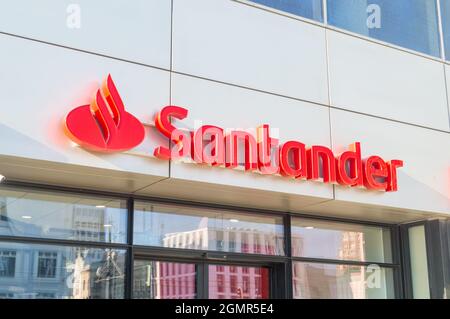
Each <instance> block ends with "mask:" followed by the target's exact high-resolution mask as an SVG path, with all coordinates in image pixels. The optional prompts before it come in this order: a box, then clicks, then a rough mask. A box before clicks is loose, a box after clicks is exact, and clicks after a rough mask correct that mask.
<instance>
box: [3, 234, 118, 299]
mask: <svg viewBox="0 0 450 319" xmlns="http://www.w3.org/2000/svg"><path fill="white" fill-rule="evenodd" d="M124 262H125V251H124V250H119V249H110V248H107V249H100V248H87V247H67V246H53V245H37V244H18V243H7V242H3V243H0V298H14V299H34V298H50V299H111V298H123V297H124V272H125V269H124Z"/></svg>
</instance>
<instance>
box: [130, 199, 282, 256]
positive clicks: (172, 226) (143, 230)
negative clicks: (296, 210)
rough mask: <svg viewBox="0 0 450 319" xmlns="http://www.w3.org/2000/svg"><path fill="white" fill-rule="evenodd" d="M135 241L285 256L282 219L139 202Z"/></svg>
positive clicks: (158, 244)
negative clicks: (261, 239) (262, 241)
mask: <svg viewBox="0 0 450 319" xmlns="http://www.w3.org/2000/svg"><path fill="white" fill-rule="evenodd" d="M230 233H232V235H231V236H230ZM260 235H264V236H262V237H261V238H264V240H265V243H264V244H261V242H260V240H258V238H259V237H260ZM133 238H134V244H139V245H150V246H159V247H168V248H190V249H202V250H220V251H226V252H229V251H235V252H241V253H249V254H254V253H258V254H264V255H283V254H284V239H283V218H282V217H281V216H269V215H262V214H259V215H258V214H243V213H234V212H228V211H222V210H212V209H200V208H186V207H180V206H168V205H154V204H151V203H145V202H136V203H135V212H134V236H133ZM231 241H233V243H231ZM230 243H231V244H230Z"/></svg>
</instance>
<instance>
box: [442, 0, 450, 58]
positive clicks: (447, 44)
mask: <svg viewBox="0 0 450 319" xmlns="http://www.w3.org/2000/svg"><path fill="white" fill-rule="evenodd" d="M440 4H441V19H442V31H443V37H444V48H445V59H446V60H447V61H450V0H441V1H440Z"/></svg>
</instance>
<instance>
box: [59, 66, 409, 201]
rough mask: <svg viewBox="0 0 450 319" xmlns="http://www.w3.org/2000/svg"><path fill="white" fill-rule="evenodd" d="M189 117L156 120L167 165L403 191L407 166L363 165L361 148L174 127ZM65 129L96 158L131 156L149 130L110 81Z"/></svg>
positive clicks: (162, 115)
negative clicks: (402, 171) (401, 172)
mask: <svg viewBox="0 0 450 319" xmlns="http://www.w3.org/2000/svg"><path fill="white" fill-rule="evenodd" d="M188 114H189V111H188V110H187V109H186V108H183V107H180V106H165V107H163V108H162V109H161V110H160V111H159V112H158V113H157V114H156V116H155V127H156V129H157V130H158V131H159V132H160V133H161V134H162V135H164V136H165V137H166V138H167V139H168V140H169V141H170V143H169V145H172V146H171V147H170V148H168V147H166V146H159V147H157V148H156V149H155V151H154V154H153V155H154V156H155V157H157V158H159V159H162V160H182V159H189V160H190V161H193V162H195V163H197V164H203V165H210V166H222V167H226V168H230V169H234V168H238V167H243V168H244V169H245V171H252V172H259V173H260V174H264V175H280V176H284V177H286V178H293V179H299V180H301V179H305V180H317V181H322V182H324V183H334V184H340V185H344V186H348V187H361V188H363V187H364V188H366V189H369V190H379V191H386V192H395V191H397V190H398V185H397V169H398V168H400V167H402V166H403V161H401V160H397V159H394V160H389V161H385V160H384V159H382V158H381V157H380V156H376V155H373V156H369V157H368V158H365V159H363V158H362V157H361V145H360V143H359V142H355V143H353V144H351V145H350V146H349V149H348V150H347V151H345V152H343V153H342V154H339V155H335V154H334V153H333V152H332V150H331V149H329V148H328V147H325V146H320V145H310V146H307V145H305V144H304V143H302V142H300V141H287V142H284V143H280V141H279V140H278V139H276V138H274V137H271V136H270V127H269V125H268V124H263V125H261V126H259V127H257V128H256V134H253V133H251V132H248V131H245V130H225V129H223V128H221V127H219V126H215V125H202V126H201V127H199V128H197V129H195V130H192V131H188V130H185V129H178V128H177V127H176V126H174V125H173V122H172V120H173V119H178V120H183V119H185V118H187V117H188ZM65 128H66V133H67V135H68V136H69V138H71V139H72V140H73V141H74V142H75V143H77V144H79V145H80V146H81V147H83V148H86V149H88V150H91V151H96V152H121V151H125V150H129V149H131V148H133V147H135V146H137V145H139V144H140V143H141V142H142V141H143V139H144V137H145V131H144V126H143V125H142V123H141V122H140V121H139V120H138V119H137V118H135V117H134V116H133V115H131V114H130V113H128V112H126V110H125V107H124V104H123V102H122V99H121V97H120V95H119V92H118V91H117V88H116V86H115V84H114V82H113V80H112V78H111V76H110V75H109V76H108V78H107V80H106V83H105V84H104V86H103V87H102V88H101V89H99V90H98V91H97V94H96V96H95V98H94V100H93V101H92V103H91V104H88V105H83V106H79V107H77V108H75V109H74V110H72V111H71V112H70V113H69V114H68V115H67V116H66V119H65ZM241 158H242V160H243V163H242V165H241V163H240V159H241Z"/></svg>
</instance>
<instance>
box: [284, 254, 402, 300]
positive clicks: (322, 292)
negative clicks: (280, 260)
mask: <svg viewBox="0 0 450 319" xmlns="http://www.w3.org/2000/svg"><path fill="white" fill-rule="evenodd" d="M292 276H293V293H294V298H296V299H387V298H394V297H395V295H394V285H393V282H394V279H393V271H392V269H390V268H381V267H379V266H377V265H370V266H356V265H334V264H319V263H308V262H294V263H293V266H292Z"/></svg>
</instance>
